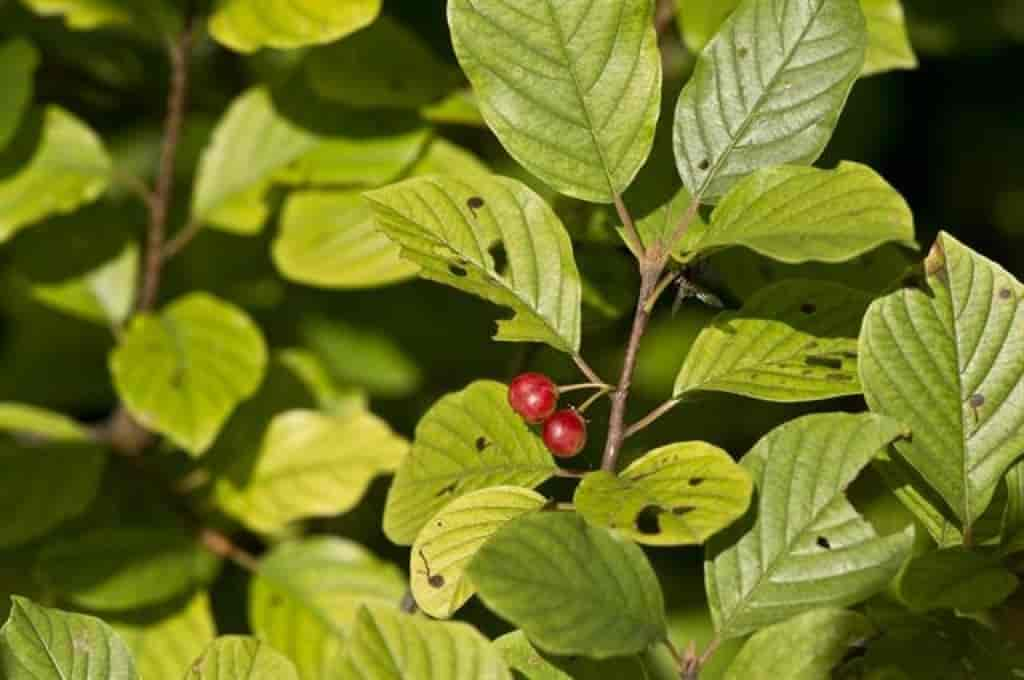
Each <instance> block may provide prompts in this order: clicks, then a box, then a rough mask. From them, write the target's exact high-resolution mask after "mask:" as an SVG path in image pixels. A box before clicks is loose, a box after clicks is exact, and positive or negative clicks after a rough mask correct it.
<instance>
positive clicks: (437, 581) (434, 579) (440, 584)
mask: <svg viewBox="0 0 1024 680" xmlns="http://www.w3.org/2000/svg"><path fill="white" fill-rule="evenodd" d="M427 583H429V584H430V587H431V588H444V576H441V575H440V574H434V575H432V576H430V577H429V578H428V579H427Z"/></svg>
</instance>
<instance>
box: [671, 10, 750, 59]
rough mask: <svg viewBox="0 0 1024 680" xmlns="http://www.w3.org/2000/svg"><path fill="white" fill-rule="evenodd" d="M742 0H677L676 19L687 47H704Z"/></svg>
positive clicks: (700, 48)
mask: <svg viewBox="0 0 1024 680" xmlns="http://www.w3.org/2000/svg"><path fill="white" fill-rule="evenodd" d="M740 1H741V0H676V19H677V20H678V21H679V25H680V26H679V28H680V31H679V32H680V33H681V34H682V36H683V43H684V44H685V45H686V48H687V49H688V50H690V51H691V52H693V53H694V54H696V53H698V52H700V51H701V50H703V49H704V46H705V45H707V44H708V42H709V41H710V40H711V38H713V37H714V35H715V33H717V32H718V29H719V28H721V27H722V24H723V23H725V20H726V19H728V18H729V15H730V14H732V13H733V10H735V9H736V7H737V6H738V5H739V4H740Z"/></svg>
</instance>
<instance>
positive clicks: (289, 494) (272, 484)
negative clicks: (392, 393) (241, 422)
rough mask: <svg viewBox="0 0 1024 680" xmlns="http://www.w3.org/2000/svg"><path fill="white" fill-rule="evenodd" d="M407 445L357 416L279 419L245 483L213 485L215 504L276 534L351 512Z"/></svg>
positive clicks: (365, 415)
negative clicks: (301, 522)
mask: <svg viewBox="0 0 1024 680" xmlns="http://www.w3.org/2000/svg"><path fill="white" fill-rule="evenodd" d="M408 448H409V444H408V442H406V441H405V440H404V439H402V438H401V437H399V436H398V435H396V434H395V433H394V432H392V431H391V428H389V427H388V425H387V423H385V422H384V421H383V420H381V419H380V418H378V417H377V416H375V415H373V414H372V413H369V412H367V411H363V410H357V411H352V412H349V413H346V414H344V415H327V414H323V413H317V412H316V411H306V410H294V411H287V412H284V413H281V414H280V415H278V416H277V417H276V418H274V420H273V421H272V422H271V423H270V427H269V428H268V429H267V432H266V434H265V435H264V438H263V443H262V446H261V449H260V454H259V457H258V458H257V459H256V461H255V464H254V465H253V468H252V471H251V472H250V474H249V475H248V477H247V478H246V480H245V484H244V485H243V486H241V487H236V486H235V485H234V484H232V483H231V480H230V479H221V480H218V483H217V487H216V494H217V496H216V497H217V503H218V505H219V506H220V507H221V508H222V509H223V510H225V511H226V512H227V513H228V514H230V515H232V516H233V517H235V518H236V519H238V520H239V521H240V522H241V523H242V524H244V525H245V526H247V527H249V528H250V529H252V530H253V531H257V532H263V533H275V532H278V531H281V530H282V529H284V528H285V527H286V526H287V525H288V524H289V523H291V522H295V521H297V520H301V519H306V518H308V517H322V516H331V515H340V514H342V513H345V512H348V511H349V510H351V509H352V508H354V507H355V506H356V505H357V504H358V503H359V501H360V500H361V499H362V497H363V494H365V493H366V489H367V487H369V485H370V482H371V481H373V478H374V477H376V476H377V475H379V474H382V473H387V472H393V471H394V470H395V469H396V468H397V467H398V464H399V463H400V462H401V460H402V458H403V457H404V456H405V454H406V451H408Z"/></svg>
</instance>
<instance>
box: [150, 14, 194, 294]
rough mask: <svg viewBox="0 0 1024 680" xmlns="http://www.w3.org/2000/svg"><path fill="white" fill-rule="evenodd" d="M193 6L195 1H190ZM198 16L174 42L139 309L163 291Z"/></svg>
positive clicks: (189, 18) (191, 17)
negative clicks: (169, 217) (166, 241)
mask: <svg viewBox="0 0 1024 680" xmlns="http://www.w3.org/2000/svg"><path fill="white" fill-rule="evenodd" d="M188 4H189V5H192V4H193V3H188ZM195 26H196V17H195V13H194V11H193V8H192V7H187V8H186V12H185V27H184V29H183V30H182V32H181V35H179V36H178V38H177V39H176V40H175V41H173V42H172V43H171V45H170V49H169V52H170V59H171V87H170V92H169V93H168V95H167V117H166V118H165V120H164V138H163V145H162V148H161V150H160V168H159V170H158V173H157V179H156V187H155V188H154V190H153V197H152V200H151V201H150V206H149V230H148V235H147V242H146V260H145V266H144V268H143V271H142V283H141V290H140V292H139V298H138V300H137V302H136V309H137V310H138V311H143V312H144V311H148V310H150V309H152V308H153V305H155V304H156V299H157V293H158V292H159V290H160V275H161V270H162V268H163V263H164V238H165V236H166V231H167V214H168V212H169V211H170V205H171V199H172V198H173V194H174V161H175V158H177V155H178V143H179V142H180V141H181V128H182V125H183V124H184V122H185V106H186V103H187V100H188V84H189V82H188V75H189V72H188V66H189V57H190V56H191V54H192V43H193V41H194V39H195Z"/></svg>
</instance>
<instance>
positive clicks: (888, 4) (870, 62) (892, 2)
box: [860, 0, 917, 76]
mask: <svg viewBox="0 0 1024 680" xmlns="http://www.w3.org/2000/svg"><path fill="white" fill-rule="evenodd" d="M860 8H861V9H862V10H864V16H865V17H867V20H868V53H867V58H866V59H865V61H864V71H863V74H862V75H866V76H868V75H873V74H875V73H883V72H885V71H892V70H895V69H914V68H917V55H915V54H914V48H913V47H912V46H911V45H910V36H909V35H907V20H906V17H905V16H904V12H903V3H902V2H901V0H860Z"/></svg>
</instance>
